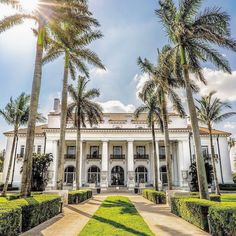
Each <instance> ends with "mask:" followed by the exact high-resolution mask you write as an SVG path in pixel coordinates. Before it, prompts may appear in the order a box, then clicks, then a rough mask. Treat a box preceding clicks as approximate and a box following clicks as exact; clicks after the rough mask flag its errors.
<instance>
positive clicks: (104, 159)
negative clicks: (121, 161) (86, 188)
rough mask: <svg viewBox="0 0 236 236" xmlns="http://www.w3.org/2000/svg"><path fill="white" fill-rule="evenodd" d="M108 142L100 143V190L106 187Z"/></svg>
mask: <svg viewBox="0 0 236 236" xmlns="http://www.w3.org/2000/svg"><path fill="white" fill-rule="evenodd" d="M108 159H109V157H108V140H103V141H102V171H101V188H102V189H107V187H108Z"/></svg>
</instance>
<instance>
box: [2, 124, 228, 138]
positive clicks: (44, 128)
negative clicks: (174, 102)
mask: <svg viewBox="0 0 236 236" xmlns="http://www.w3.org/2000/svg"><path fill="white" fill-rule="evenodd" d="M47 129H49V130H59V128H48V125H47V124H44V125H39V126H36V128H35V135H38V136H41V135H44V133H45V131H47ZM199 129H200V135H209V130H208V129H207V128H204V127H200V128H199ZM68 130H74V129H73V128H70V129H68ZM82 130H84V129H82ZM87 130H96V131H98V130H117V129H116V128H88V129H87ZM119 130H124V131H125V130H139V129H138V128H120V129H119ZM142 130H149V129H147V128H143V129H142ZM170 131H171V132H191V126H188V127H186V128H170ZM18 133H19V135H25V134H26V133H27V128H23V129H19V132H18ZM4 134H5V135H6V136H10V135H13V131H9V132H5V133H4ZM212 134H213V135H222V136H230V135H231V133H229V132H225V131H222V130H216V129H213V130H212Z"/></svg>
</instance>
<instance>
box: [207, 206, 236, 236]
mask: <svg viewBox="0 0 236 236" xmlns="http://www.w3.org/2000/svg"><path fill="white" fill-rule="evenodd" d="M209 222H210V230H211V234H212V235H227V236H233V235H236V223H235V222H236V204H235V203H231V204H229V203H222V204H220V205H217V206H212V207H210V209H209Z"/></svg>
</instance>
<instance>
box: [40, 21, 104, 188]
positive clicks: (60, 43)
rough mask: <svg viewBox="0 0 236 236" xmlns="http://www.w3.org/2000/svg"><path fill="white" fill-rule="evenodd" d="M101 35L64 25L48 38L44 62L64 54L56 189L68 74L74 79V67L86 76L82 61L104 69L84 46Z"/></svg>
mask: <svg viewBox="0 0 236 236" xmlns="http://www.w3.org/2000/svg"><path fill="white" fill-rule="evenodd" d="M101 37H102V33H101V32H100V31H89V32H77V31H71V29H70V28H68V27H65V26H64V29H62V31H61V34H60V37H58V35H56V37H54V38H51V39H50V40H49V46H48V47H47V53H46V55H45V57H44V59H43V61H44V63H47V62H51V61H54V60H56V59H57V58H58V57H60V56H61V55H64V78H63V86H62V87H63V89H62V103H61V124H60V141H59V151H58V175H57V189H63V176H64V152H65V150H64V148H65V131H66V115H67V114H66V111H67V97H68V95H67V94H68V78H69V75H70V76H71V77H72V79H73V80H75V79H76V69H78V70H79V71H80V72H81V73H83V74H85V75H86V76H87V77H88V76H89V72H88V68H87V66H86V65H85V63H84V62H88V63H90V64H93V65H95V66H97V67H99V68H101V69H105V67H104V66H103V65H102V62H101V60H100V59H99V57H98V56H97V55H96V53H94V52H92V51H91V50H89V49H88V48H86V46H87V45H88V44H90V43H91V42H93V41H94V40H96V39H99V38H101Z"/></svg>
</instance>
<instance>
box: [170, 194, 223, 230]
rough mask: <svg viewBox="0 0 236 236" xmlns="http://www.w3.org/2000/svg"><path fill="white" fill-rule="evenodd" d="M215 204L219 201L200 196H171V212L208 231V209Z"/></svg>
mask: <svg viewBox="0 0 236 236" xmlns="http://www.w3.org/2000/svg"><path fill="white" fill-rule="evenodd" d="M215 204H219V203H216V202H212V201H208V200H202V199H198V198H188V197H181V196H178V197H177V196H176V197H172V198H171V212H172V213H173V214H175V215H177V216H180V217H182V218H183V219H185V220H186V221H188V222H190V223H192V224H194V225H196V226H197V227H199V228H201V229H203V230H205V231H208V229H209V227H208V219H207V215H208V210H209V207H210V206H213V205H215Z"/></svg>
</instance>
